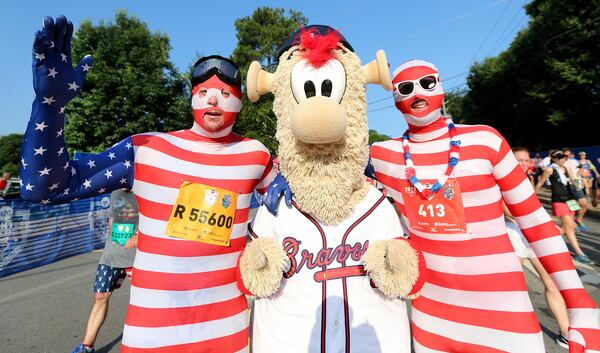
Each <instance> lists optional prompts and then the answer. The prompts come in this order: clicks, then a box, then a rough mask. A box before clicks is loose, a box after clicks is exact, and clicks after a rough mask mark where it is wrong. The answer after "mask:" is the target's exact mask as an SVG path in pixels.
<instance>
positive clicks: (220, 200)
mask: <svg viewBox="0 0 600 353" xmlns="http://www.w3.org/2000/svg"><path fill="white" fill-rule="evenodd" d="M237 198H238V194H237V193H235V192H233V191H229V190H225V189H221V188H217V187H214V186H207V185H203V184H199V183H190V182H187V181H186V182H184V183H183V184H182V185H181V187H180V188H179V195H178V196H177V201H175V204H174V205H173V209H172V210H171V216H170V217H169V223H168V224H167V231H166V233H167V235H169V236H171V237H175V238H182V239H188V240H194V241H198V242H201V243H207V244H213V245H221V246H229V239H230V237H231V230H232V228H233V221H234V219H235V210H236V208H237Z"/></svg>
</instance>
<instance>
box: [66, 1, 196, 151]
mask: <svg viewBox="0 0 600 353" xmlns="http://www.w3.org/2000/svg"><path fill="white" fill-rule="evenodd" d="M170 49H171V47H170V44H169V38H168V37H167V35H165V34H162V33H152V32H151V31H150V30H149V29H148V26H147V25H146V24H145V23H144V22H142V21H140V20H139V19H137V18H135V17H132V16H128V15H127V13H126V12H125V11H119V12H117V14H116V15H115V19H114V22H104V21H101V22H100V23H99V24H98V25H93V24H92V23H91V22H89V21H84V22H82V23H81V25H80V27H79V29H78V30H77V32H76V34H75V37H74V39H73V58H74V61H77V60H79V58H81V57H83V56H84V55H86V54H92V55H93V57H94V67H93V68H92V70H90V73H89V74H88V75H87V77H86V80H85V85H84V88H83V93H82V95H80V96H79V97H78V98H76V99H74V100H73V102H72V103H70V104H69V106H68V107H67V118H68V119H67V121H66V130H65V131H66V133H65V137H66V139H67V143H68V145H69V147H71V148H75V149H79V150H84V151H100V150H103V149H105V148H107V147H110V146H111V145H112V144H114V143H115V142H118V141H119V140H121V139H123V138H125V137H127V136H130V135H132V134H136V133H140V132H145V131H169V130H176V129H182V128H188V127H189V126H191V122H192V115H191V110H190V107H189V88H187V85H186V81H185V79H184V78H183V76H182V75H181V74H180V73H179V72H178V71H177V69H176V68H175V67H174V65H173V64H172V63H171V62H170V61H169V50H170Z"/></svg>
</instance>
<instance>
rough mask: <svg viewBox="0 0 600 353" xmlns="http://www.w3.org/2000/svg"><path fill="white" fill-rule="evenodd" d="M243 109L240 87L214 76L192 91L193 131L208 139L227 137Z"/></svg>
mask: <svg viewBox="0 0 600 353" xmlns="http://www.w3.org/2000/svg"><path fill="white" fill-rule="evenodd" d="M241 109H242V93H241V91H240V89H239V87H237V86H232V85H229V84H227V83H225V82H223V81H221V80H220V79H219V78H218V77H217V75H213V76H212V77H210V78H209V79H208V80H206V81H204V82H202V83H199V84H198V85H197V86H196V87H194V89H193V90H192V110H193V112H194V127H193V128H192V129H193V130H194V131H195V132H197V133H199V134H201V135H203V136H207V137H213V138H214V137H223V136H227V135H229V134H230V133H231V129H232V128H233V123H234V122H235V119H236V117H237V115H238V113H239V112H240V110H241Z"/></svg>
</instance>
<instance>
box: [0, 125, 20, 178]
mask: <svg viewBox="0 0 600 353" xmlns="http://www.w3.org/2000/svg"><path fill="white" fill-rule="evenodd" d="M22 140H23V134H9V135H4V136H0V173H1V172H9V173H11V174H12V175H13V176H16V175H18V174H19V161H20V159H21V141H22Z"/></svg>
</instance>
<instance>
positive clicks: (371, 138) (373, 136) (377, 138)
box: [369, 130, 391, 145]
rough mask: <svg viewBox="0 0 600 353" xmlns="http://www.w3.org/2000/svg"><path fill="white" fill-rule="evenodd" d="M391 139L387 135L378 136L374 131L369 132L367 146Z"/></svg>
mask: <svg viewBox="0 0 600 353" xmlns="http://www.w3.org/2000/svg"><path fill="white" fill-rule="evenodd" d="M389 139H391V137H389V136H388V135H385V134H380V133H378V132H377V131H376V130H369V145H371V144H373V143H375V142H381V141H387V140H389Z"/></svg>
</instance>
